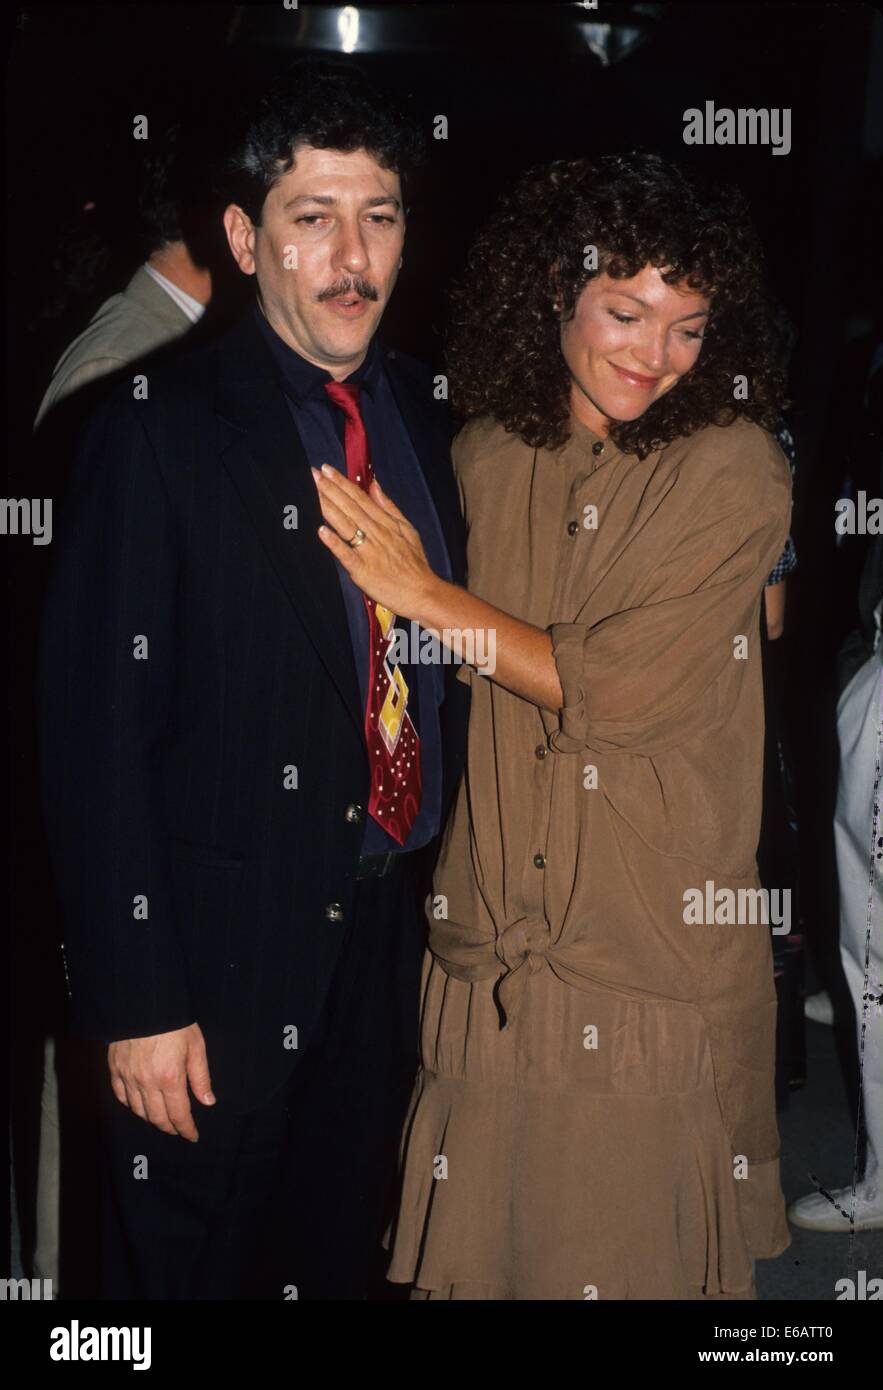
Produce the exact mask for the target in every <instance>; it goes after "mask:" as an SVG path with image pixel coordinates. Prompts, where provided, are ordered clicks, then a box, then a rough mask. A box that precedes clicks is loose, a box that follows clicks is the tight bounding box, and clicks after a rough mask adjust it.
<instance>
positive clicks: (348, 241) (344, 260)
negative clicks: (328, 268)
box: [334, 226, 370, 275]
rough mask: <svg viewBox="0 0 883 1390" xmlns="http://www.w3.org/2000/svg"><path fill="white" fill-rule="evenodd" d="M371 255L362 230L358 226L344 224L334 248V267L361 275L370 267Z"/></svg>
mask: <svg viewBox="0 0 883 1390" xmlns="http://www.w3.org/2000/svg"><path fill="white" fill-rule="evenodd" d="M369 263H370V257H369V255H368V248H367V246H366V244H365V239H364V237H363V235H362V230H361V228H360V227H358V226H343V227H341V230H340V235H339V238H338V242H337V245H336V247H335V249H334V267H335V269H336V270H344V271H348V272H349V273H350V274H351V275H361V274H362V273H363V272H364V271H365V270H366V269H367V267H368V265H369Z"/></svg>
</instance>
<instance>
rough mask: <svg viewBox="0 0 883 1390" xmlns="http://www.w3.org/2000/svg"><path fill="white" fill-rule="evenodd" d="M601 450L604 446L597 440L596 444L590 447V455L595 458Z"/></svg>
mask: <svg viewBox="0 0 883 1390" xmlns="http://www.w3.org/2000/svg"><path fill="white" fill-rule="evenodd" d="M603 448H604V445H603V444H602V443H601V441H600V439H599V440H598V442H597V444H593V445H592V453H593V454H594V455H595V457H596V458H597V457H598V455H599V454H600V453H601V452H602V451H603Z"/></svg>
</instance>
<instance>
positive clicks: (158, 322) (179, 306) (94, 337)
mask: <svg viewBox="0 0 883 1390" xmlns="http://www.w3.org/2000/svg"><path fill="white" fill-rule="evenodd" d="M154 141H155V143H156V144H157V145H158V148H157V149H156V150H153V149H152V148H151V150H150V153H149V155H148V156H147V157H146V158H145V161H144V166H143V171H142V177H141V181H140V186H139V196H138V204H139V208H138V210H139V214H140V218H141V225H142V241H143V244H144V251H145V253H146V259H145V261H144V264H143V265H140V266H139V267H138V269H137V270H136V271H135V274H134V275H133V276H132V278H131V280H130V281H129V283H128V284H127V285H126V287H125V289H124V290H123V291H122V293H120V294H114V295H111V297H110V298H109V299H107V300H105V302H104V303H103V304H102V305H101V307H100V308H99V309H98V310H97V311H96V313H95V314H94V315H93V317H92V319H91V320H90V322H89V323H88V324H87V326H86V328H85V329H84V330H83V332H82V333H81V334H80V335H79V336H78V337H77V338H75V339H74V341H73V342H72V343H71V344H70V345H69V346H68V347H67V349H66V350H65V352H64V353H63V354H62V356H61V358H60V359H59V361H58V362H57V364H56V366H55V369H54V371H53V373H52V380H51V381H50V383H49V386H48V387H47V389H46V393H45V395H44V397H43V400H42V401H41V403H40V409H39V410H38V412H37V418H36V420H35V421H34V429H38V428H40V426H41V425H42V424H43V421H44V420H45V419H46V417H47V416H48V415H49V414H50V413H51V412H53V411H54V410H56V409H57V408H58V406H59V404H60V403H61V402H62V401H65V400H67V399H69V398H70V397H72V396H73V395H74V394H75V393H78V392H81V391H82V390H83V389H84V388H87V387H91V386H92V385H93V383H95V382H98V381H99V380H100V381H102V382H104V381H105V380H106V379H107V378H108V377H112V376H114V374H119V372H120V371H121V370H122V369H123V368H124V367H125V366H126V365H127V363H129V362H132V361H134V360H136V359H141V358H143V357H146V356H147V355H148V354H150V353H154V352H156V351H157V350H158V349H159V348H162V347H165V346H166V345H167V344H169V343H172V342H174V341H175V340H176V339H179V338H181V337H182V336H183V335H184V334H186V333H189V332H190V330H191V328H192V327H193V326H194V325H195V324H197V323H198V322H199V320H200V319H201V318H202V316H203V314H204V313H205V308H206V305H207V304H208V303H209V301H210V299H211V297H212V273H211V269H210V267H209V266H208V265H206V264H204V255H205V252H204V248H203V247H202V246H201V244H200V239H199V237H198V236H196V237H194V236H193V235H192V232H191V235H190V236H189V237H188V235H187V233H186V232H185V230H184V228H185V226H187V225H188V223H189V221H190V216H191V213H190V209H189V208H187V207H185V206H184V205H183V204H182V197H181V196H179V193H178V188H179V185H180V182H181V180H182V179H183V178H184V177H185V176H186V174H189V173H191V172H192V171H191V170H190V169H189V167H187V166H186V156H185V155H184V154H183V153H182V150H181V146H182V144H184V143H185V142H184V140H183V139H182V135H181V128H180V125H179V124H177V123H174V124H172V125H171V126H170V127H169V128H168V129H167V130H166V131H164V132H163V134H162V135H159V134H156V133H155V134H154ZM182 165H183V166H185V167H184V169H182V168H181V167H180V166H182Z"/></svg>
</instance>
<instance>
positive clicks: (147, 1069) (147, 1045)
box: [107, 1023, 215, 1144]
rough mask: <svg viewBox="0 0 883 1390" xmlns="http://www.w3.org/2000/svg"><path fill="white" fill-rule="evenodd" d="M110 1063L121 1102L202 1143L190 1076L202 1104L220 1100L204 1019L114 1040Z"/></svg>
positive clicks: (168, 1131)
mask: <svg viewBox="0 0 883 1390" xmlns="http://www.w3.org/2000/svg"><path fill="white" fill-rule="evenodd" d="M107 1065H108V1066H109V1067H110V1084H111V1087H112V1089H113V1093H114V1095H115V1096H116V1098H117V1100H118V1101H119V1102H120V1104H121V1105H127V1106H128V1107H129V1109H130V1110H134V1112H135V1114H136V1115H140V1116H141V1118H142V1120H148V1121H149V1122H150V1124H152V1125H156V1127H157V1129H161V1130H163V1131H164V1132H165V1133H166V1134H180V1136H181V1138H182V1139H189V1140H190V1141H191V1143H193V1144H195V1143H196V1141H197V1140H198V1138H199V1134H198V1133H197V1129H196V1125H195V1124H194V1123H193V1116H192V1114H191V1113H190V1098H189V1097H188V1095H187V1082H188V1081H189V1082H190V1088H191V1090H192V1091H193V1094H194V1095H195V1096H196V1099H197V1100H198V1101H200V1102H201V1104H203V1105H214V1103H215V1097H214V1096H213V1094H212V1083H211V1078H210V1077H209V1072H208V1059H207V1058H206V1055H205V1039H204V1038H203V1036H202V1029H201V1028H200V1026H199V1024H198V1023H191V1024H190V1025H189V1026H188V1027H187V1028H176V1029H175V1030H174V1032H172V1033H157V1034H156V1036H155V1037H151V1038H127V1039H126V1040H125V1042H113V1043H110V1045H109V1046H108V1049H107Z"/></svg>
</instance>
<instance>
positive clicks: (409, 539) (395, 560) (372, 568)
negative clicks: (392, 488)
mask: <svg viewBox="0 0 883 1390" xmlns="http://www.w3.org/2000/svg"><path fill="white" fill-rule="evenodd" d="M312 474H313V478H314V479H315V482H316V487H317V489H318V492H319V504H320V506H321V509H322V516H323V517H324V518H325V521H326V522H327V523H328V525H327V526H320V527H319V539H320V540H321V541H322V542H323V544H324V545H326V546H327V547H328V549H329V550H330V551H331V553H332V555H334V556H335V558H336V559H338V560H339V561H340V563H341V564H342V565H343V567H344V569H345V570H346V571H347V573H348V574H349V576H350V578H351V579H352V581H353V583H354V584H357V585H358V586H359V588H360V589H361V590H362V592H363V593H365V594H367V595H368V597H369V598H373V599H374V600H375V601H376V602H377V603H379V604H382V606H383V607H384V608H388V609H389V610H390V612H392V613H395V614H396V615H397V616H398V617H400V618H409V619H411V618H414V619H417V616H418V614H419V612H420V611H421V609H422V608H423V607H424V606H425V604H426V601H427V598H428V596H429V595H430V593H431V592H432V586H433V582H434V581H436V580H437V576H436V574H435V573H434V571H433V570H432V569H431V568H430V566H429V562H428V560H427V559H426V555H425V552H424V550H423V545H422V543H421V540H420V536H419V535H418V533H417V531H416V530H415V529H414V527H413V526H412V525H411V523H410V522H409V521H408V519H407V517H405V516H404V515H403V514H402V513H401V512H400V511H399V509H398V507H397V506H396V505H395V503H394V502H392V501H391V500H390V498H388V497H387V495H386V493H385V492H384V491H383V489H382V488H381V486H380V484H379V483H378V482H377V479H376V478H375V479H374V481H373V482H372V484H371V490H370V492H365V491H364V489H363V488H360V487H358V486H357V484H356V483H353V482H350V480H349V478H346V477H344V475H343V474H342V473H341V472H340V471H339V470H338V469H336V468H332V467H331V466H330V465H329V464H323V466H322V471H321V473H320V472H319V471H318V470H317V469H315V468H314V469H312ZM332 527H333V530H332V529H331V528H332ZM357 529H361V530H362V531H363V532H364V533H365V539H364V540H363V541H362V544H361V545H357V546H351V545H350V544H349V541H350V540H351V539H352V538H353V536H355V534H356V531H357ZM335 533H336V534H335Z"/></svg>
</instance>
